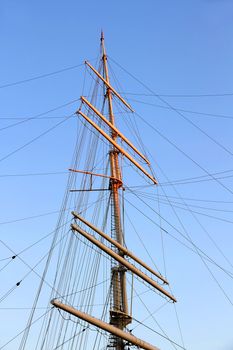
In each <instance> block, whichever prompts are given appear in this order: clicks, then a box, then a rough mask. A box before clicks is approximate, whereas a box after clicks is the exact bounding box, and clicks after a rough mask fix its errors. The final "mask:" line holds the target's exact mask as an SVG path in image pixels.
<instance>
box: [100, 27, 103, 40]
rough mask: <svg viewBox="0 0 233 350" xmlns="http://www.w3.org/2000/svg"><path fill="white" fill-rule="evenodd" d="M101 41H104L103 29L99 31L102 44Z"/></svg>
mask: <svg viewBox="0 0 233 350" xmlns="http://www.w3.org/2000/svg"><path fill="white" fill-rule="evenodd" d="M103 40H104V32H103V29H101V36H100V41H101V42H102V41H103Z"/></svg>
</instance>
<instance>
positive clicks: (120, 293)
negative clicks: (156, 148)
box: [101, 32, 131, 350]
mask: <svg viewBox="0 0 233 350" xmlns="http://www.w3.org/2000/svg"><path fill="white" fill-rule="evenodd" d="M101 47H102V60H103V69H104V77H105V80H106V81H107V83H108V84H110V80H109V74H108V62H107V55H106V49H105V45H104V34H103V32H102V33H101ZM106 99H107V101H108V113H109V121H110V123H111V124H112V125H113V126H115V118H114V113H113V105H112V91H111V89H110V88H109V87H107V88H106ZM111 137H112V139H113V140H114V141H115V142H116V140H117V137H118V135H117V133H116V132H115V131H114V130H113V129H112V130H111ZM109 158H110V167H111V177H112V179H111V180H110V190H111V199H112V211H113V215H112V221H113V222H112V238H114V239H115V240H116V241H117V242H118V243H119V244H121V245H124V239H123V229H122V219H121V209H120V200H119V191H120V190H121V188H122V180H121V171H120V167H119V151H118V150H117V149H116V147H114V146H113V147H112V148H111V150H110V152H109ZM118 254H119V255H121V256H124V254H123V252H122V251H119V252H118ZM112 299H113V300H112V304H113V308H112V310H110V324H113V325H114V326H115V327H117V328H120V329H124V328H125V326H126V325H127V324H129V323H130V322H131V317H130V316H129V315H128V301H127V291H126V271H125V267H123V266H122V265H121V264H118V265H114V266H113V267H112ZM110 346H111V347H112V348H113V349H116V350H123V349H124V343H123V341H122V339H120V338H116V337H113V339H112V344H110Z"/></svg>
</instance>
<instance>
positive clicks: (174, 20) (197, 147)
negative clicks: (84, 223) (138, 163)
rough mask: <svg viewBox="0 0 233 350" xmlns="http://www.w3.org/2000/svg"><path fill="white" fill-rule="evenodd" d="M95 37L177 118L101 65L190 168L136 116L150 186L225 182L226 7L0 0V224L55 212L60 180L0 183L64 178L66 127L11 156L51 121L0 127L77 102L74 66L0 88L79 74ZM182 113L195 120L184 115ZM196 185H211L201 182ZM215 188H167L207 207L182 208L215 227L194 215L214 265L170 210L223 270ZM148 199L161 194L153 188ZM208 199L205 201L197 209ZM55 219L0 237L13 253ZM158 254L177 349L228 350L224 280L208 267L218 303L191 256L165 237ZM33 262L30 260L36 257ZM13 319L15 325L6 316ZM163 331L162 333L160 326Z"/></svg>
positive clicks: (223, 212) (219, 2)
mask: <svg viewBox="0 0 233 350" xmlns="http://www.w3.org/2000/svg"><path fill="white" fill-rule="evenodd" d="M101 29H103V30H104V33H105V38H106V46H107V51H108V54H109V56H110V58H112V59H113V60H114V61H116V62H117V63H119V64H120V65H122V66H123V67H124V68H125V69H126V70H127V71H129V72H130V73H131V74H133V75H134V76H136V77H137V78H138V79H139V80H140V81H142V82H143V83H144V84H146V85H147V86H148V87H149V88H150V89H151V90H152V91H154V92H155V93H157V94H159V95H161V96H162V98H163V99H165V100H166V101H167V102H168V103H169V104H170V105H171V106H173V107H175V108H177V109H181V110H186V112H181V113H182V115H180V114H178V113H176V112H174V111H173V110H169V109H165V108H159V107H158V105H160V106H161V105H162V106H163V107H167V105H166V103H164V102H162V101H161V100H159V99H158V98H156V97H155V96H150V97H148V96H142V95H140V94H148V93H149V91H148V90H146V89H145V87H143V86H142V85H140V84H139V82H137V81H135V80H134V79H133V78H132V77H130V76H129V75H128V74H127V73H126V72H123V71H122V70H121V69H120V68H119V66H117V65H116V64H115V63H114V61H113V60H112V61H111V60H110V65H111V68H112V69H113V70H114V72H115V74H116V75H117V76H118V78H119V80H121V86H122V93H125V96H127V98H128V100H129V102H130V103H131V104H132V105H133V107H134V109H137V110H138V112H139V113H140V114H141V115H143V116H144V118H145V119H146V120H147V121H148V122H149V123H150V124H152V125H154V126H155V127H156V128H157V129H158V130H160V132H161V133H162V135H165V136H166V137H167V138H168V139H169V140H171V141H172V142H174V143H175V144H176V145H177V146H178V147H179V148H180V149H181V150H182V151H184V152H185V153H186V154H187V155H188V157H190V158H192V159H193V160H194V162H193V161H191V160H190V159H188V157H187V156H184V154H181V152H179V151H178V150H177V149H176V148H174V147H173V146H172V145H171V144H169V143H168V142H167V141H166V140H165V139H164V138H161V137H160V136H159V135H158V134H156V133H154V131H152V129H151V128H149V127H147V126H146V125H145V124H141V123H142V122H141V121H140V119H137V122H138V125H140V130H141V136H142V139H143V140H144V143H145V144H147V146H148V147H149V149H150V150H151V153H152V155H153V156H154V157H155V158H156V161H157V162H158V166H157V165H156V164H155V165H154V168H155V171H156V172H157V173H158V177H159V179H160V181H161V183H163V182H166V181H167V180H166V178H165V176H164V175H163V174H162V172H161V170H159V167H160V169H163V171H164V173H165V174H166V175H167V177H168V178H169V180H172V181H174V180H178V179H185V178H190V177H196V176H197V177H198V176H203V175H206V174H207V173H211V174H212V173H217V172H224V171H228V172H227V173H224V174H222V175H221V176H226V175H229V176H231V175H232V174H233V166H232V160H233V158H232V157H233V143H232V126H233V83H232V82H233V69H232V62H233V41H232V38H233V2H232V1H231V0H195V1H194V0H193V1H192V0H182V1H181V0H173V1H172V0H170V1H167V0H164V1H161V0H148V1H147V0H146V1H138V0H136V1H132V0H126V1H122V0H119V1H102V0H100V1H93V0H90V1H82V2H81V1H75V0H66V1H64V0H60V1H55V0H50V1H45V0H41V1H28V0H27V1H26V0H21V1H16V0H15V1H13V0H1V2H0V32H1V35H0V48H1V60H0V61H1V64H0V77H1V78H0V101H1V104H0V123H1V124H0V133H1V147H0V184H1V185H0V186H1V201H0V208H1V211H0V223H4V222H6V221H10V220H14V219H18V218H23V217H28V216H33V215H38V214H43V213H45V212H49V211H56V210H59V207H60V203H61V200H62V195H63V191H64V189H65V184H66V178H67V175H66V174H60V175H48V176H31V177H30V176H28V177H19V176H15V177H5V176H2V175H6V174H12V175H13V174H14V175H17V174H26V173H43V172H63V171H64V172H65V171H66V170H67V168H68V167H69V165H70V160H71V156H72V151H73V147H74V143H75V134H76V122H75V119H74V118H73V119H70V120H69V121H67V122H65V123H63V124H61V125H60V126H58V127H57V128H56V129H54V130H51V131H50V132H49V133H47V134H46V135H44V136H43V137H41V138H39V139H38V140H35V142H33V143H31V144H29V145H28V146H26V147H25V148H23V149H21V150H19V151H17V152H16V153H14V154H11V153H12V152H14V150H16V149H18V148H20V147H21V146H22V145H24V144H26V143H27V142H29V141H30V140H32V139H33V138H36V137H37V136H38V135H40V134H41V133H43V132H44V131H46V130H48V129H49V128H52V127H53V126H54V125H55V124H56V123H58V122H59V121H60V119H40V120H37V121H35V120H34V121H29V122H28V123H24V124H22V125H17V126H14V127H11V128H5V127H7V126H8V125H11V124H12V123H15V122H17V121H19V120H18V119H14V118H21V117H25V118H28V117H33V116H35V115H37V114H40V113H43V112H45V111H48V110H52V109H54V108H56V107H58V106H60V105H63V104H66V103H68V102H70V101H72V100H75V99H78V98H79V96H80V94H81V93H82V84H83V72H84V69H83V67H77V68H75V69H72V70H67V71H64V72H61V73H59V74H54V75H51V76H48V77H44V78H43V79H38V80H33V81H31V82H26V83H22V84H16V85H13V86H7V84H10V83H14V82H17V81H21V80H25V79H28V78H33V77H35V76H40V75H43V74H46V73H50V72H54V71H57V70H61V69H63V68H67V67H71V66H74V65H79V64H81V63H83V61H84V60H85V59H90V60H93V59H95V57H97V55H98V53H99V37H100V31H101ZM127 93H128V94H127ZM133 93H135V94H139V95H133ZM215 94H216V96H213V95H215ZM224 94H226V95H225V96H219V95H224ZM168 95H170V96H168ZM171 95H173V96H171ZM174 95H178V96H174ZM188 95H189V96H188ZM197 95H202V96H197ZM203 95H212V96H203ZM142 102H144V104H142ZM149 104H151V105H149ZM154 104H156V105H157V106H155V105H154ZM78 106H79V102H77V104H72V105H69V106H66V107H65V108H63V109H62V108H61V109H58V110H56V111H53V112H51V113H50V114H49V116H54V117H63V116H66V115H69V114H70V113H72V112H74V110H75V109H76V108H78ZM187 110H188V111H194V112H202V113H203V114H195V113H189V112H187ZM205 113H206V114H209V115H206V114H205ZM214 115H215V116H214ZM217 115H218V116H217ZM182 116H185V117H186V118H188V120H187V119H186V120H184V118H183V117H182ZM7 118H13V119H12V120H10V119H7ZM190 121H191V122H192V123H194V124H195V126H194V125H191V124H190ZM198 128H199V130H198ZM200 129H201V130H202V131H200ZM203 131H204V132H205V135H204V133H203ZM10 154H11V155H10ZM8 155H9V157H8ZM6 156H7V158H5V157H6ZM197 163H198V164H199V165H200V166H197ZM203 169H205V171H204V170H203ZM218 176H220V175H218ZM206 179H207V180H213V178H211V176H209V177H208V176H207V177H206ZM220 181H221V184H219V183H217V182H216V181H206V182H197V183H190V184H189V185H187V184H186V185H178V186H177V190H178V191H179V193H180V194H181V195H182V196H183V197H185V198H187V197H188V198H194V199H197V200H199V199H200V200H203V201H192V202H191V201H190V202H189V204H191V205H196V206H199V207H200V206H202V207H205V208H206V207H208V208H212V210H207V209H201V208H198V207H192V209H193V210H194V211H197V212H201V213H203V214H205V215H212V216H214V217H216V216H217V217H218V218H220V220H219V219H216V218H210V217H206V216H204V215H200V214H197V216H198V218H199V219H200V222H201V224H202V225H203V226H204V227H205V229H206V230H208V233H209V234H210V236H211V238H213V239H214V240H215V241H216V243H217V245H218V247H220V248H221V250H222V252H223V253H224V255H225V256H226V257H227V258H228V259H229V260H230V261H227V260H226V259H224V257H223V255H222V254H220V253H219V250H217V249H216V247H215V246H214V245H213V243H212V242H211V240H210V239H209V238H208V237H207V235H206V233H203V232H204V231H202V230H201V228H200V226H199V225H197V223H196V222H194V220H193V218H190V217H189V216H188V215H186V214H185V213H184V211H182V210H179V213H180V215H181V217H183V222H184V224H185V226H186V228H187V230H188V232H189V233H190V235H191V236H192V238H193V239H194V241H195V242H196V243H197V244H198V245H199V246H200V247H201V248H202V249H203V250H204V251H206V252H207V253H208V254H210V255H211V256H212V257H213V258H214V259H215V260H216V261H217V262H218V263H219V264H220V265H221V266H224V267H225V268H226V269H227V270H229V271H231V273H233V267H232V263H233V259H232V247H233V238H232V223H233V219H232V211H233V206H232V203H233V196H232V192H231V191H233V181H232V177H228V178H223V179H220ZM191 182H192V180H191ZM224 186H225V187H224ZM164 188H165V191H166V193H167V194H168V195H170V196H177V194H176V193H175V192H174V191H172V190H171V188H169V186H168V187H166V186H165V187H164ZM159 191H160V192H159V193H160V194H161V195H163V192H162V190H159ZM129 199H130V197H129ZM131 199H132V198H131ZM207 199H208V200H209V202H205V201H204V200H207ZM210 200H212V201H216V203H213V202H210ZM220 201H221V202H220ZM222 201H224V202H230V203H222ZM161 205H162V204H161ZM162 210H164V213H165V215H167V218H168V219H170V221H171V222H172V223H174V225H177V227H179V228H180V226H179V223H178V222H177V220H176V219H175V218H174V217H173V216H172V214H171V213H170V212H169V211H168V210H167V209H166V206H165V205H162ZM170 215H171V216H170ZM224 220H225V221H224ZM227 221H228V222H227ZM55 222H56V214H55V215H52V217H46V218H41V219H35V220H34V221H25V222H18V223H13V224H5V225H1V226H0V230H1V231H0V232H1V233H0V234H1V237H2V238H1V239H2V240H3V241H4V242H5V243H7V244H8V245H9V246H10V247H11V248H12V249H15V251H18V250H21V249H23V248H24V247H25V246H28V245H29V244H30V243H32V242H34V240H35V238H36V239H38V238H39V237H40V236H41V235H44V234H46V233H47V232H49V231H51V230H52V229H53V227H54V224H55ZM139 225H140V223H139ZM32 233H33V236H34V237H33V236H32ZM42 248H44V247H42ZM42 248H41V249H42ZM165 250H166V255H167V258H166V259H167V272H168V276H169V280H171V285H172V287H173V290H174V293H175V294H176V295H178V299H179V304H178V306H177V308H178V313H179V318H180V322H181V328H182V332H183V335H184V341H185V346H186V347H187V349H189V350H194V349H205V350H210V349H211V350H230V349H232V348H233V335H232V315H233V308H232V306H233V304H231V302H232V303H233V289H232V278H229V277H226V275H224V274H223V273H221V272H219V270H218V269H216V268H213V267H212V266H211V265H210V266H211V271H212V273H213V274H214V276H215V278H216V280H217V282H218V283H219V284H220V285H221V288H222V289H223V290H224V293H226V294H227V296H228V297H229V299H230V301H229V300H228V299H227V298H226V296H224V293H223V291H222V290H221V289H220V288H219V286H218V285H217V283H216V281H214V280H213V278H212V276H211V275H210V273H209V272H208V270H207V269H206V267H205V266H204V264H203V263H202V261H201V260H200V259H199V258H198V257H196V256H195V255H193V254H192V253H190V252H187V251H186V250H185V249H184V248H183V247H181V246H179V244H178V243H176V242H175V241H169V238H167V239H166V240H165ZM151 251H152V252H153V249H152V248H151ZM0 254H1V255H2V258H5V257H7V256H9V251H8V250H7V249H6V248H4V247H3V246H1V248H0ZM34 254H35V255H36V254H37V253H36V251H35V252H34ZM25 259H29V261H30V259H32V258H31V256H30V255H28V256H25ZM0 260H1V257H0ZM35 260H36V257H35ZM0 263H4V261H3V262H0ZM161 266H162V263H161ZM0 268H1V267H0ZM16 268H17V267H16ZM13 270H14V269H13ZM13 270H12V271H13ZM4 271H5V270H4ZM10 271H11V270H10ZM0 273H1V271H0ZM19 275H20V274H19ZM9 276H10V275H9V273H8V272H7V271H6V272H4V274H3V278H4V281H5V282H4V283H5V284H4V286H5V287H4V288H3V289H2V287H1V288H0V289H1V290H2V292H1V295H3V294H4V292H5V291H6V290H7V289H8V287H10V286H11V285H12V284H13V283H14V282H15V280H14V279H11V278H10V277H11V276H10V277H9ZM16 279H17V277H16ZM17 302H18V301H17V299H14V298H13V297H12V299H11V304H12V305H13V306H15V305H16V304H17ZM6 304H7V303H6ZM6 304H4V305H6ZM22 304H23V305H25V304H26V302H24V303H23V302H22ZM26 306H27V305H26ZM0 307H1V305H0ZM10 312H12V315H13V311H9V312H8V313H7V315H4V318H5V319H7V318H8V320H9V322H10V320H11V314H10ZM18 312H19V311H18ZM12 317H20V316H19V313H17V316H16V314H15V315H14V316H12ZM162 317H163V316H162ZM0 322H1V323H2V320H1V316H0ZM162 322H163V325H164V326H165V327H166V320H165V319H163V320H162ZM168 323H169V322H168ZM19 329H20V327H19ZM6 335H7V336H8V338H9V337H10V336H11V334H10V333H9V334H8V333H7V331H6ZM7 336H6V339H5V340H7V339H8V338H7ZM8 349H13V347H12V348H11V347H8ZM167 349H170V347H167Z"/></svg>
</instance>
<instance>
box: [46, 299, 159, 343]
mask: <svg viewBox="0 0 233 350" xmlns="http://www.w3.org/2000/svg"><path fill="white" fill-rule="evenodd" d="M51 304H52V305H54V306H55V307H57V308H59V309H62V310H64V311H66V312H68V313H69V314H71V315H73V316H76V317H78V318H81V320H83V321H86V322H88V323H90V324H92V325H93V326H96V327H98V328H101V329H103V330H104V331H107V332H108V333H111V334H113V335H115V336H117V337H119V338H121V339H124V340H126V341H128V342H130V343H131V344H134V345H136V346H138V347H139V348H142V349H145V350H159V349H158V348H157V347H155V346H153V345H151V344H149V343H147V342H145V341H144V340H141V339H139V338H137V337H135V336H134V335H132V334H131V333H127V332H124V331H122V330H121V329H119V328H117V327H115V326H113V325H111V324H109V323H106V322H103V321H101V320H99V319H98V318H95V317H93V316H91V315H89V314H86V313H84V312H82V311H79V310H77V309H75V308H73V307H71V306H69V305H66V304H63V303H61V302H60V301H59V300H56V299H53V300H51Z"/></svg>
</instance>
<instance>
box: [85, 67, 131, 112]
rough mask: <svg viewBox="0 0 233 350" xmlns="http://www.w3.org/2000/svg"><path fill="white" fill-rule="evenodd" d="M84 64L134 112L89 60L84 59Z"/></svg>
mask: <svg viewBox="0 0 233 350" xmlns="http://www.w3.org/2000/svg"><path fill="white" fill-rule="evenodd" d="M85 64H87V65H88V67H89V68H91V70H92V71H93V72H94V73H95V74H96V75H97V76H98V77H99V78H100V79H101V80H102V81H103V82H104V83H105V85H106V86H107V87H108V88H109V89H110V90H111V91H112V92H113V93H114V95H116V96H117V97H118V98H119V100H120V101H121V102H122V103H123V104H124V105H125V106H126V107H127V108H129V109H130V110H131V112H134V110H133V109H132V107H131V106H130V105H129V104H128V103H127V102H126V101H125V100H124V99H123V97H121V95H120V94H118V92H117V91H116V90H115V89H114V88H113V87H112V86H111V85H110V84H109V82H108V81H107V80H106V79H104V77H102V75H101V74H100V73H99V72H98V71H97V70H96V69H95V68H94V67H92V65H91V64H90V63H89V62H87V61H85Z"/></svg>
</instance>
